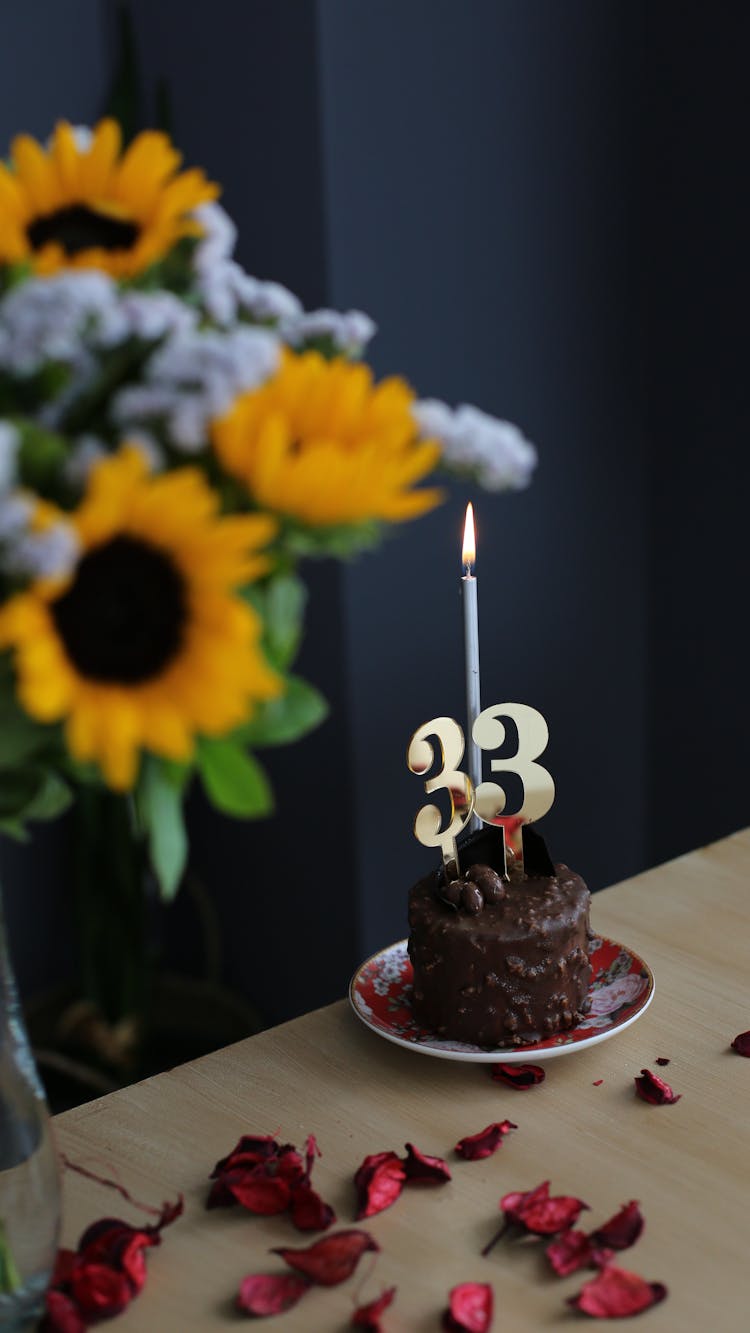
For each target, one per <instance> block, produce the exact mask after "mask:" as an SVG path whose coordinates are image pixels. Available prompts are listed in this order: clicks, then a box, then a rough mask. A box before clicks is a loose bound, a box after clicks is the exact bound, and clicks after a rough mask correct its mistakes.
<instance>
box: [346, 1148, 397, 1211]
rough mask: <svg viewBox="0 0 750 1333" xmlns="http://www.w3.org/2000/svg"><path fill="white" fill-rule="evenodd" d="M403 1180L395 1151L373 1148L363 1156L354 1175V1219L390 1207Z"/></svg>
mask: <svg viewBox="0 0 750 1333" xmlns="http://www.w3.org/2000/svg"><path fill="white" fill-rule="evenodd" d="M405 1180H406V1171H405V1169H404V1164H403V1162H402V1161H401V1159H400V1158H399V1157H397V1156H396V1154H395V1152H377V1153H373V1154H372V1156H370V1157H366V1158H365V1160H364V1162H363V1163H362V1165H361V1166H360V1167H359V1168H358V1170H357V1172H356V1175H355V1177H354V1185H355V1187H356V1190H357V1221H358V1222H359V1221H361V1220H362V1218H363V1217H374V1215H375V1213H382V1211H383V1209H384V1208H390V1206H391V1204H392V1203H395V1202H396V1199H397V1198H398V1196H399V1194H400V1193H401V1191H402V1189H403V1188H404V1182H405Z"/></svg>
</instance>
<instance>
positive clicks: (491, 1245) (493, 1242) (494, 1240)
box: [482, 1220, 510, 1258]
mask: <svg viewBox="0 0 750 1333" xmlns="http://www.w3.org/2000/svg"><path fill="white" fill-rule="evenodd" d="M509 1225H510V1223H509V1222H507V1221H505V1220H503V1224H502V1226H501V1227H500V1230H499V1231H496V1232H495V1234H494V1236H493V1237H492V1240H490V1241H488V1242H487V1244H486V1245H485V1247H484V1249H483V1250H482V1258H484V1257H485V1256H486V1255H488V1254H489V1252H490V1250H492V1249H494V1247H495V1246H496V1245H497V1242H498V1241H499V1240H501V1239H502V1237H503V1236H504V1235H505V1233H506V1231H507V1230H508V1227H509Z"/></svg>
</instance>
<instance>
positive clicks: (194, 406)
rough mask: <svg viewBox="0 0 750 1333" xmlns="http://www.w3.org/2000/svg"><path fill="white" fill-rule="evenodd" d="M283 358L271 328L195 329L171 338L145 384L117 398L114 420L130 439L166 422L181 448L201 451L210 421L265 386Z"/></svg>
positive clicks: (155, 359)
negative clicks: (151, 425) (240, 397)
mask: <svg viewBox="0 0 750 1333" xmlns="http://www.w3.org/2000/svg"><path fill="white" fill-rule="evenodd" d="M279 355H280V344H279V340H278V338H276V337H275V336H274V334H272V333H271V332H270V331H269V330H266V329H253V328H248V327H246V326H240V327H239V328H235V329H232V330H231V331H230V332H227V333H221V332H219V331H217V330H215V329H208V330H195V331H193V332H190V333H185V334H180V335H177V336H176V337H173V338H169V339H168V340H167V341H166V342H165V343H164V344H163V345H162V346H161V347H160V348H159V349H158V350H157V351H156V352H155V353H154V355H153V356H152V357H151V359H150V361H149V362H148V364H147V366H146V368H145V375H144V382H143V383H142V384H134V385H128V386H126V387H125V388H124V389H120V391H119V392H118V393H117V394H115V396H114V399H113V402H112V415H113V418H114V421H115V423H116V424H117V426H118V428H119V429H120V431H121V433H122V434H123V435H124V436H126V437H127V438H128V439H129V438H131V436H132V431H133V429H135V430H136V431H139V430H142V428H143V425H144V423H149V422H152V423H156V422H160V423H163V424H164V425H165V427H166V429H167V432H168V435H169V439H170V441H171V443H172V444H173V445H174V446H175V448H177V449H179V450H181V451H183V452H184V453H197V452H199V451H200V450H201V449H204V448H205V447H206V445H207V443H208V434H209V423H210V421H211V420H212V419H213V418H215V417H218V416H221V415H223V413H224V412H226V411H227V410H228V408H229V407H230V406H231V404H232V401H233V400H234V399H235V398H236V397H237V395H238V394H240V393H244V392H246V391H247V390H249V389H256V388H258V386H259V385H261V384H263V383H264V382H265V380H267V379H268V378H269V376H271V375H272V374H273V373H274V371H275V370H276V368H277V366H278V363H279Z"/></svg>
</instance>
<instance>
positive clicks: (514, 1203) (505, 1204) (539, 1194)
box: [500, 1180, 588, 1236]
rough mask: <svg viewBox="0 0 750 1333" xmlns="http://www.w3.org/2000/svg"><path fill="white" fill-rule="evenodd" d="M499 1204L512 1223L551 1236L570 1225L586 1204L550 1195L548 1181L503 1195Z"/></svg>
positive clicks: (525, 1229)
mask: <svg viewBox="0 0 750 1333" xmlns="http://www.w3.org/2000/svg"><path fill="white" fill-rule="evenodd" d="M500 1207H501V1208H502V1210H503V1212H504V1214H505V1216H506V1218H507V1220H508V1221H509V1222H510V1223H512V1224H513V1225H514V1226H520V1227H523V1229H524V1231H531V1232H533V1233H534V1235H537V1236H550V1235H553V1234H554V1233H555V1232H556V1231H567V1229H568V1227H572V1226H573V1224H574V1223H575V1222H577V1221H578V1217H579V1215H580V1214H581V1213H582V1212H583V1210H584V1209H585V1208H588V1204H587V1203H584V1202H583V1200H582V1199H575V1198H573V1197H572V1196H571V1195H568V1194H558V1195H555V1196H554V1197H553V1198H550V1197H549V1181H548V1180H544V1181H542V1184H541V1185H537V1187H536V1189H533V1190H528V1191H527V1192H526V1193H525V1194H506V1195H505V1196H504V1197H503V1198H502V1199H501V1200H500Z"/></svg>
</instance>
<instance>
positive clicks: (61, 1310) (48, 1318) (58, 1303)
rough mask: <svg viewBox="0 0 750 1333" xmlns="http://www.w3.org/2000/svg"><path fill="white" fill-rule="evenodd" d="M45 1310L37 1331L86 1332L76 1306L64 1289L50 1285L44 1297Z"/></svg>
mask: <svg viewBox="0 0 750 1333" xmlns="http://www.w3.org/2000/svg"><path fill="white" fill-rule="evenodd" d="M45 1301H46V1312H45V1315H44V1318H43V1320H42V1322H41V1324H40V1325H39V1333H86V1324H85V1322H84V1320H83V1318H82V1316H81V1313H80V1311H79V1309H78V1306H77V1305H76V1304H75V1302H74V1301H72V1300H71V1299H70V1296H66V1294H65V1292H64V1291H55V1289H54V1287H50V1289H49V1291H48V1292H47V1295H46V1297H45Z"/></svg>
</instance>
